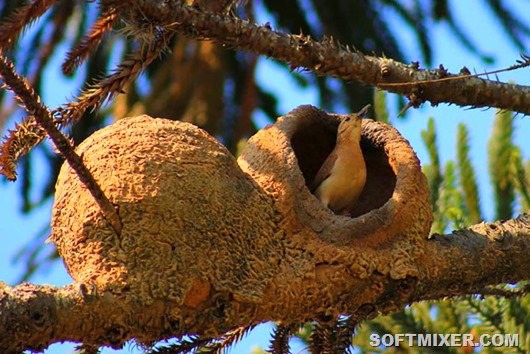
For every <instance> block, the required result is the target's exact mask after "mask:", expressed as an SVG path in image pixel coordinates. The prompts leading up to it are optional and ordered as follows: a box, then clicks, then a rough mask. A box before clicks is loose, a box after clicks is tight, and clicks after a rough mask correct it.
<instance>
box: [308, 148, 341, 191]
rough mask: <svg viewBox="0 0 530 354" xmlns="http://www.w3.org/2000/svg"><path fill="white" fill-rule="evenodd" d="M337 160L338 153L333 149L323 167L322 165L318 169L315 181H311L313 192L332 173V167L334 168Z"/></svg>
mask: <svg viewBox="0 0 530 354" xmlns="http://www.w3.org/2000/svg"><path fill="white" fill-rule="evenodd" d="M335 161H337V154H336V152H335V151H333V152H332V153H331V154H330V155H329V156H328V158H327V159H326V161H324V163H323V164H322V167H320V170H318V172H317V174H316V176H315V178H314V179H313V182H312V183H311V188H310V190H311V192H312V193H313V192H315V190H316V189H317V188H318V186H320V185H321V184H322V182H324V180H326V178H328V177H329V176H330V175H331V169H332V168H333V165H335Z"/></svg>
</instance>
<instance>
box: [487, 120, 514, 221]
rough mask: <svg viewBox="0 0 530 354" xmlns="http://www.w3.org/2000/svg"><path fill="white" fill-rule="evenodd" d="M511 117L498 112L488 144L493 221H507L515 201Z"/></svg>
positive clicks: (511, 213)
mask: <svg viewBox="0 0 530 354" xmlns="http://www.w3.org/2000/svg"><path fill="white" fill-rule="evenodd" d="M513 151H514V145H513V116H512V114H511V113H510V112H498V113H497V114H496V116H495V122H494V125H493V132H492V134H491V138H490V140H489V144H488V159H489V172H490V179H491V183H492V187H493V196H494V198H495V219H497V220H498V219H509V218H510V217H511V216H512V215H513V204H514V200H515V190H514V189H515V188H514V183H513V182H514V177H515V176H513V174H512V169H511V168H510V165H511V163H512V153H513Z"/></svg>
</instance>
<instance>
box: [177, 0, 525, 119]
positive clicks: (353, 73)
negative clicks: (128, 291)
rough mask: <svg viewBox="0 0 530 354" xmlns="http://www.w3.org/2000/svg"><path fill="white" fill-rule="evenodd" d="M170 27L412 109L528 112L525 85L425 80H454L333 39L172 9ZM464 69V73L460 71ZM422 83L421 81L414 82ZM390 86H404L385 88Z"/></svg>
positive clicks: (188, 9)
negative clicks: (360, 87) (392, 97)
mask: <svg viewBox="0 0 530 354" xmlns="http://www.w3.org/2000/svg"><path fill="white" fill-rule="evenodd" d="M174 18H175V23H174V24H172V26H174V27H173V28H174V29H175V30H176V31H178V32H180V33H182V34H184V35H186V36H188V37H191V38H196V39H210V40H214V41H216V42H219V43H221V44H223V45H225V46H229V47H234V48H237V49H239V50H246V51H250V52H254V53H257V54H262V55H266V56H268V57H270V58H273V59H276V60H278V61H282V62H287V63H289V64H290V65H291V67H292V68H293V69H294V68H297V67H303V68H306V69H309V70H312V71H314V72H315V73H317V74H318V75H322V76H324V75H328V76H334V77H337V78H340V79H343V80H355V81H358V82H360V83H362V84H365V85H370V86H375V87H378V88H381V89H383V90H386V91H389V92H394V93H397V94H400V95H404V96H407V97H409V98H410V99H411V100H412V103H413V104H414V105H418V104H419V103H422V102H424V101H429V102H431V104H432V105H437V104H439V103H453V104H458V105H460V106H472V107H497V108H502V109H505V110H510V111H516V112H520V113H524V114H530V103H529V102H530V87H528V86H521V85H514V84H508V83H503V82H497V81H491V80H485V79H481V78H477V77H469V75H462V76H463V77H462V78H460V79H456V80H442V81H434V82H425V81H431V80H437V79H441V78H447V77H448V76H456V75H453V74H449V73H447V71H446V70H445V69H443V68H440V69H437V70H420V69H419V68H418V67H417V65H414V64H413V65H405V64H403V63H399V62H396V61H394V60H391V59H386V58H378V57H373V56H366V55H364V54H362V53H360V52H358V51H351V50H350V49H349V48H348V47H343V46H340V45H337V44H336V43H335V42H334V41H333V39H324V40H323V41H322V42H316V41H313V40H312V39H310V38H309V37H308V36H304V35H293V34H284V33H280V32H276V31H273V30H272V29H271V28H270V27H269V26H267V25H265V26H259V25H257V24H255V23H252V22H248V21H243V20H241V19H238V18H235V17H223V16H221V15H218V14H214V13H211V12H205V11H203V10H200V9H197V8H193V7H190V6H182V7H176V8H175V17H174ZM464 71H465V70H464ZM418 81H421V83H417V84H416V83H415V82H418ZM390 83H409V84H405V85H389V84H390Z"/></svg>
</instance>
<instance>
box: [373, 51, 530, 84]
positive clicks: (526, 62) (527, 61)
mask: <svg viewBox="0 0 530 354" xmlns="http://www.w3.org/2000/svg"><path fill="white" fill-rule="evenodd" d="M521 59H522V60H521ZM521 59H518V60H516V62H517V64H514V65H511V66H509V67H507V68H503V69H497V70H492V71H486V72H483V73H481V74H479V73H476V74H467V73H466V74H464V75H456V76H448V77H442V78H439V79H431V80H415V81H408V82H390V83H379V84H378V85H379V86H381V87H391V86H393V87H396V86H409V85H419V84H429V83H439V82H442V81H454V80H463V79H470V78H472V77H481V76H486V77H488V76H489V75H493V74H495V76H497V74H500V73H504V72H508V71H513V70H518V69H522V68H526V67H528V66H530V56H528V55H526V54H524V53H521ZM488 79H489V77H488ZM497 81H499V78H498V77H497Z"/></svg>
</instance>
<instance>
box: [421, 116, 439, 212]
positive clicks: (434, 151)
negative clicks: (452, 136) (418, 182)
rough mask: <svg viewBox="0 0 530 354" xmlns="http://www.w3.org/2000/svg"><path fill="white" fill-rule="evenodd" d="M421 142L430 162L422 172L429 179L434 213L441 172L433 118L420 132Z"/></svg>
mask: <svg viewBox="0 0 530 354" xmlns="http://www.w3.org/2000/svg"><path fill="white" fill-rule="evenodd" d="M421 137H422V138H423V142H424V144H425V146H426V147H427V151H428V152H429V159H430V164H429V165H426V166H425V167H424V173H425V175H426V176H427V179H428V180H429V189H430V192H431V206H432V209H433V212H434V213H436V210H437V203H436V202H437V201H438V196H439V190H440V185H441V184H442V172H441V168H440V156H439V155H438V148H437V146H436V132H435V131H434V119H433V118H432V117H431V118H429V123H428V125H427V130H424V131H422V132H421Z"/></svg>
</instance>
